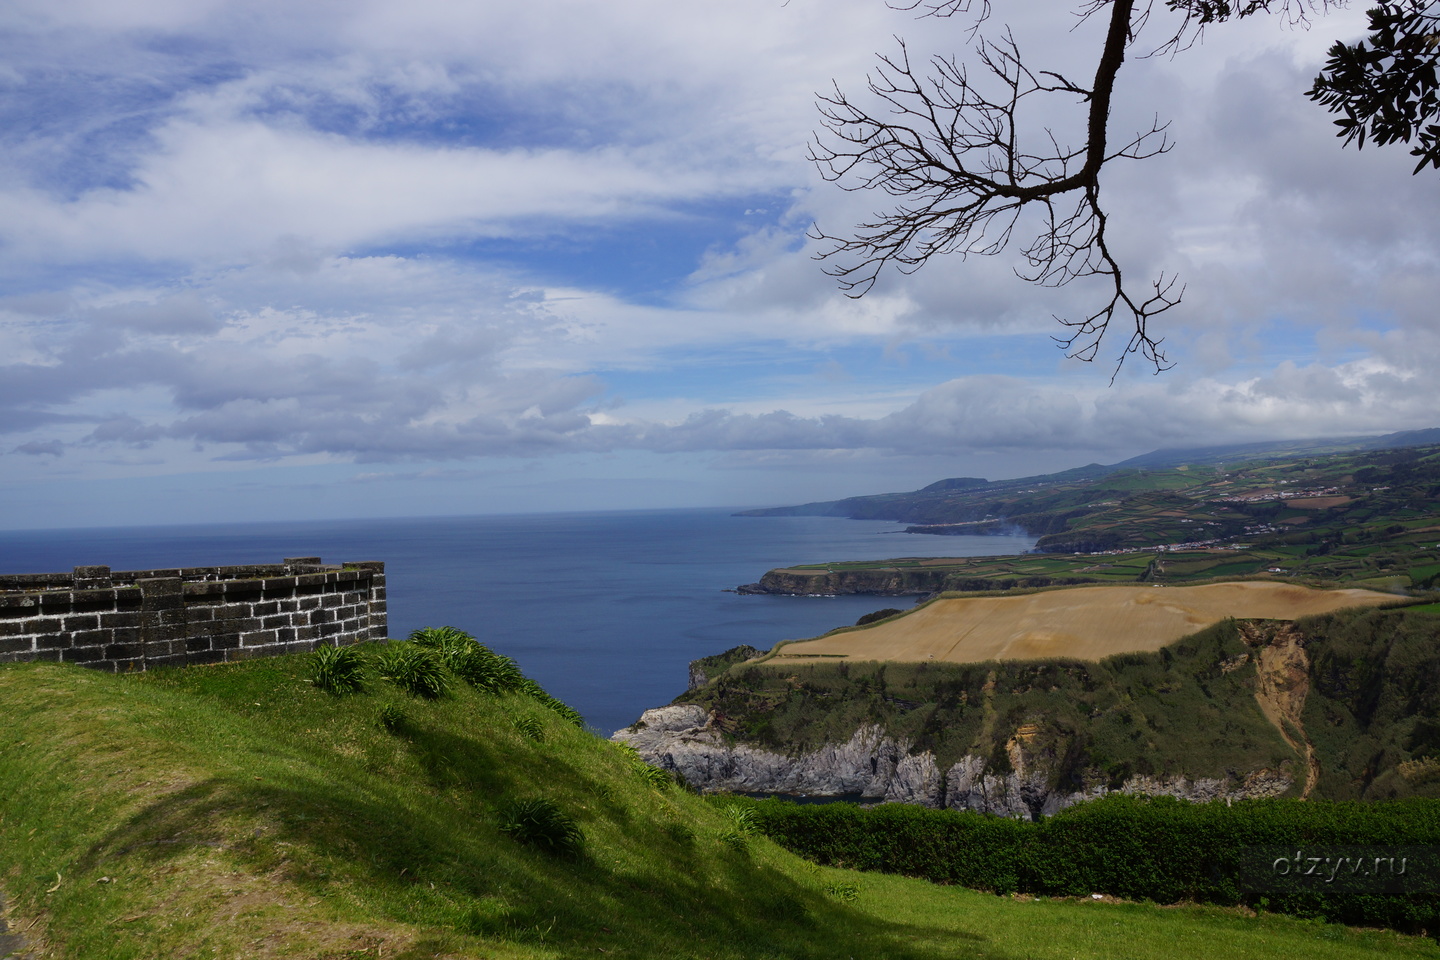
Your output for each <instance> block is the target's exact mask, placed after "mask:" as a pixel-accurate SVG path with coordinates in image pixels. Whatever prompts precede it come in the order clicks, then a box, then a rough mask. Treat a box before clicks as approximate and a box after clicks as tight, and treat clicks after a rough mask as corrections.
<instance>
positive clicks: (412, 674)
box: [378, 643, 450, 700]
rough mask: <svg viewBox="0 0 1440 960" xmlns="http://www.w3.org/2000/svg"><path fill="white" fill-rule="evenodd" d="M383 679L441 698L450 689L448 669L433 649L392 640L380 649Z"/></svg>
mask: <svg viewBox="0 0 1440 960" xmlns="http://www.w3.org/2000/svg"><path fill="white" fill-rule="evenodd" d="M378 660H379V662H378V672H379V674H380V679H382V680H389V681H390V682H391V683H393V684H395V685H396V686H397V687H399V688H401V689H402V690H404V691H405V692H407V693H409V694H411V695H412V696H416V697H421V698H423V699H426V700H438V699H439V698H440V697H443V696H444V695H445V692H446V690H447V689H448V688H449V685H450V683H449V680H448V679H447V678H446V676H445V668H444V665H443V664H442V662H441V660H440V658H439V657H438V656H436V654H435V653H434V651H432V650H431V649H429V648H427V647H420V646H416V645H415V644H413V643H392V644H390V645H388V646H386V647H385V648H384V649H382V650H381V651H380V656H379V658H378Z"/></svg>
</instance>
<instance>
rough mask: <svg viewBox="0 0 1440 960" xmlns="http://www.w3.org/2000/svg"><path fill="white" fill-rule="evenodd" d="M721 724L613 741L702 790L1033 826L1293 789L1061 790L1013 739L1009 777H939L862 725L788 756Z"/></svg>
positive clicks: (703, 717) (671, 721)
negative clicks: (1123, 806)
mask: <svg viewBox="0 0 1440 960" xmlns="http://www.w3.org/2000/svg"><path fill="white" fill-rule="evenodd" d="M715 719H716V718H715V715H714V714H712V713H709V712H707V711H706V710H705V709H704V708H702V707H698V706H695V705H693V704H676V705H672V706H668V707H658V708H656V709H654V710H647V711H645V713H644V715H643V716H641V718H640V720H639V721H637V722H636V723H635V725H634V726H631V727H627V728H626V729H624V730H621V731H618V732H617V733H616V734H615V736H614V739H615V740H618V741H620V742H622V743H628V744H630V746H632V747H634V748H635V749H636V750H637V751H639V753H640V755H641V756H642V757H644V758H645V759H646V760H648V761H649V762H651V763H653V764H656V765H657V766H661V767H664V768H665V769H667V770H673V771H675V772H676V773H678V774H680V775H681V776H683V777H684V778H685V780H686V782H688V783H690V784H693V785H695V786H698V787H700V788H701V789H703V790H706V791H723V792H730V793H777V794H785V795H800V796H819V797H844V798H858V799H860V800H863V801H870V802H885V803H892V802H898V803H918V804H922V805H924V806H927V807H944V808H946V809H952V810H974V811H978V812H980V813H990V814H997V815H1000V816H1007V817H1020V818H1031V819H1033V818H1035V817H1039V816H1049V815H1050V814H1053V813H1056V812H1057V811H1059V810H1063V809H1064V808H1065V807H1068V806H1071V805H1073V804H1076V803H1079V802H1080V801H1082V800H1090V799H1094V798H1095V797H1099V796H1102V795H1104V794H1105V793H1108V792H1111V791H1112V790H1118V791H1119V792H1122V793H1139V794H1149V795H1167V796H1174V797H1181V798H1184V799H1187V800H1213V799H1217V798H1220V799H1235V800H1240V799H1249V798H1256V797H1275V796H1280V795H1281V794H1283V793H1285V792H1287V791H1288V790H1290V788H1291V787H1292V786H1293V785H1294V778H1293V777H1292V776H1291V775H1290V774H1289V773H1288V772H1285V771H1280V770H1270V769H1264V768H1262V769H1259V770H1255V771H1252V772H1250V773H1247V774H1244V775H1239V776H1233V775H1232V776H1225V777H1218V778H1217V777H1211V778H1206V777H1201V778H1196V779H1190V778H1188V777H1186V776H1183V775H1180V776H1175V777H1155V776H1146V775H1137V776H1132V777H1129V778H1127V779H1125V780H1124V781H1122V782H1121V783H1119V784H1118V785H1115V786H1113V787H1112V786H1110V785H1108V784H1106V783H1105V782H1103V781H1102V782H1097V783H1094V784H1092V785H1090V786H1087V787H1083V788H1081V789H1064V788H1057V787H1056V786H1054V785H1053V784H1052V783H1051V777H1050V774H1051V772H1052V771H1051V770H1050V768H1049V765H1048V764H1047V763H1046V762H1045V761H1044V760H1043V759H1042V758H1040V757H1030V756H1027V754H1026V750H1025V748H1024V746H1023V745H1022V744H1021V743H1020V741H1019V740H1017V739H1013V738H1012V740H1011V741H1010V742H1009V743H1008V744H1007V747H1008V748H1009V753H1010V757H1009V759H1010V762H1011V769H1010V770H1009V771H1007V772H1004V773H997V772H991V771H989V770H988V769H987V768H988V761H987V759H986V758H985V757H980V756H974V755H969V754H967V755H965V756H963V757H961V758H960V759H959V760H957V761H955V762H954V763H953V764H951V765H950V766H949V767H948V768H946V769H944V770H942V769H941V767H940V765H939V764H938V763H937V762H936V759H935V754H934V753H933V752H931V751H929V750H922V751H918V752H915V751H914V750H913V746H914V745H913V744H912V743H910V742H909V741H907V740H903V739H901V740H897V739H895V738H894V737H891V736H889V735H887V734H886V733H885V730H884V728H882V727H880V726H878V725H874V724H871V725H866V726H862V727H861V728H860V729H858V730H856V731H855V733H854V735H853V736H851V737H850V739H849V740H848V741H846V742H844V743H837V744H827V745H825V746H823V747H821V748H820V749H817V750H813V751H809V752H804V753H800V754H797V755H793V756H792V755H786V754H781V753H776V752H773V751H770V750H765V749H763V748H758V747H755V746H752V745H750V744H745V743H733V742H729V741H728V740H727V738H726V737H725V736H724V735H723V734H722V733H721V732H720V730H719V729H717V727H716V724H715Z"/></svg>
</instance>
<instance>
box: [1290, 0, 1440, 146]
mask: <svg viewBox="0 0 1440 960" xmlns="http://www.w3.org/2000/svg"><path fill="white" fill-rule="evenodd" d="M1369 17H1370V37H1369V40H1370V45H1369V47H1366V45H1365V41H1363V40H1362V41H1360V42H1358V43H1355V44H1353V45H1352V44H1346V43H1344V42H1337V43H1336V44H1335V45H1334V46H1332V47H1331V48H1330V51H1329V59H1328V60H1326V62H1325V69H1324V71H1323V72H1322V73H1321V74H1320V75H1319V76H1318V77H1316V78H1315V84H1314V86H1313V87H1311V89H1310V92H1309V96H1310V99H1312V100H1316V101H1318V102H1319V103H1321V104H1323V105H1324V106H1325V107H1327V108H1329V110H1330V112H1331V113H1340V114H1343V115H1344V116H1342V117H1341V118H1340V119H1339V120H1336V121H1335V125H1336V126H1337V127H1339V128H1340V130H1339V136H1341V137H1343V138H1344V139H1345V142H1346V143H1347V144H1348V143H1353V144H1355V145H1356V147H1364V146H1365V144H1366V143H1367V142H1368V143H1374V144H1377V145H1379V146H1384V145H1385V144H1389V143H1414V146H1413V147H1412V148H1411V150H1410V153H1411V155H1412V156H1415V157H1419V158H1420V161H1419V163H1417V164H1416V165H1415V171H1414V172H1415V173H1419V172H1420V171H1421V170H1423V169H1425V167H1426V166H1431V167H1434V168H1436V169H1437V170H1440V77H1437V75H1436V62H1437V59H1440V4H1437V3H1435V2H1433V0H1385V2H1382V3H1381V4H1379V5H1378V6H1376V7H1374V8H1373V9H1371V10H1370V11H1369Z"/></svg>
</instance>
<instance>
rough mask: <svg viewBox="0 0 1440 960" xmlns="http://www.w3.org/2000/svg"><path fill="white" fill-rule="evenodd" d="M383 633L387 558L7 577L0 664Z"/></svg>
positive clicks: (216, 655) (252, 651)
mask: <svg viewBox="0 0 1440 960" xmlns="http://www.w3.org/2000/svg"><path fill="white" fill-rule="evenodd" d="M386 627H387V623H386V614H385V564H383V563H381V562H379V561H365V562H360V563H343V564H324V563H321V562H320V558H319V557H290V558H287V559H286V560H285V561H284V562H283V563H276V564H250V565H245V566H233V567H180V568H172V569H163V570H122V571H111V569H110V568H109V567H76V568H75V569H74V570H73V571H72V572H70V573H33V574H21V575H12V576H0V663H6V662H16V661H21V660H58V661H65V662H69V663H80V664H84V665H85V666H88V667H96V668H99V669H101V670H110V671H120V670H145V669H147V668H149V667H156V666H179V665H183V664H191V663H220V662H224V661H227V660H242V659H246V658H249V657H268V656H275V655H277V654H281V653H295V652H303V651H309V650H314V649H315V648H316V647H317V646H340V645H342V644H349V643H356V642H359V641H361V640H383V639H384V638H385V636H386Z"/></svg>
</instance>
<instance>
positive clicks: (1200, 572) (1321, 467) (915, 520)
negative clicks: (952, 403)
mask: <svg viewBox="0 0 1440 960" xmlns="http://www.w3.org/2000/svg"><path fill="white" fill-rule="evenodd" d="M1427 435H1428V433H1427ZM1107 469H1108V468H1107ZM947 482H948V481H942V482H941V483H940V484H934V485H932V486H931V487H928V488H926V489H925V490H922V491H917V492H915V493H913V494H892V495H887V496H885V497H869V498H856V499H855V500H852V501H838V503H839V504H844V505H847V506H846V507H845V509H846V510H848V511H850V512H849V513H841V514H837V515H848V516H863V517H867V518H875V519H879V518H885V519H895V520H901V521H904V522H909V523H911V524H912V526H911V527H910V529H911V530H923V531H924V532H928V533H945V532H950V533H984V532H999V531H1001V530H1014V529H1016V528H1019V529H1023V530H1025V531H1026V532H1029V533H1031V534H1033V535H1037V536H1038V537H1039V540H1038V542H1037V544H1036V549H1037V550H1038V551H1041V552H1042V554H1043V555H1028V556H1022V557H989V558H971V559H920V558H906V559H898V560H889V561H872V562H864V563H846V562H832V563H824V564H807V565H802V566H797V567H790V568H785V569H781V570H774V571H771V572H770V573H767V574H766V575H765V576H764V577H762V578H761V580H760V581H759V582H758V583H756V584H750V585H747V586H744V587H742V588H741V590H742V592H753V593H800V594H807V593H810V594H814V593H877V594H889V595H899V594H924V593H933V592H937V591H940V590H986V589H1009V588H1013V587H1016V586H1021V587H1025V586H1050V585H1070V584H1079V583H1104V582H1123V581H1138V580H1148V581H1153V582H1162V583H1165V582H1169V583H1184V582H1193V581H1196V580H1203V579H1210V578H1214V577H1236V576H1247V575H1252V574H1264V573H1275V574H1280V575H1284V576H1287V577H1296V578H1303V579H1308V580H1311V581H1315V582H1331V583H1347V584H1350V583H1360V584H1364V585H1367V586H1373V587H1377V588H1381V589H1394V588H1396V587H1400V588H1420V589H1424V588H1428V587H1430V586H1432V585H1435V584H1437V583H1440V542H1437V541H1440V537H1437V535H1436V534H1437V531H1440V446H1433V445H1432V446H1420V447H1402V448H1393V449H1382V450H1364V451H1358V452H1339V453H1323V454H1320V453H1317V454H1313V455H1310V454H1307V455H1304V456H1300V457H1290V458H1285V459H1268V458H1265V457H1260V456H1258V452H1257V456H1256V459H1253V460H1250V461H1246V462H1243V463H1239V464H1236V463H1227V464H1226V465H1225V466H1224V467H1223V469H1222V468H1220V467H1216V466H1214V465H1211V464H1208V463H1207V464H1204V465H1190V464H1184V463H1182V464H1179V465H1177V466H1172V467H1167V468H1164V469H1158V468H1157V469H1144V470H1141V469H1131V468H1126V469H1119V468H1115V469H1111V470H1110V472H1108V473H1106V474H1104V475H1103V476H1087V477H1081V478H1078V479H1077V478H1074V477H1067V476H1066V475H1064V474H1056V475H1053V476H1051V477H1042V478H1032V479H1031V481H1028V482H1024V483H1023V485H1020V486H1017V484H1022V482H1021V481H1008V482H1007V483H1006V484H985V485H983V486H977V485H974V484H960V485H955V486H944V484H945V483H947ZM830 506H834V505H830Z"/></svg>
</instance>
